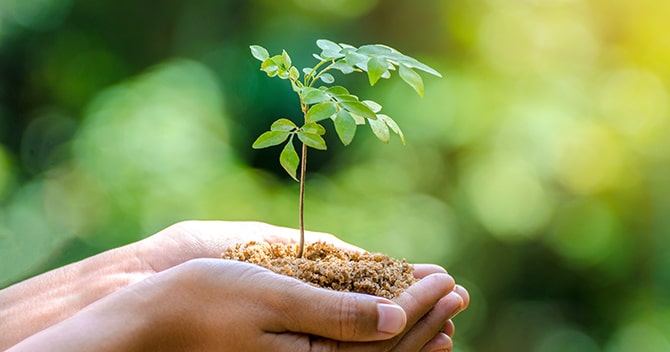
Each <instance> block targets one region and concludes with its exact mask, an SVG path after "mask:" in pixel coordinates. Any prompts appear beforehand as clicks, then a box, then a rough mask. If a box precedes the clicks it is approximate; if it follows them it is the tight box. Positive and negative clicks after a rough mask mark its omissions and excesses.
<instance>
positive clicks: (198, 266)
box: [0, 221, 469, 351]
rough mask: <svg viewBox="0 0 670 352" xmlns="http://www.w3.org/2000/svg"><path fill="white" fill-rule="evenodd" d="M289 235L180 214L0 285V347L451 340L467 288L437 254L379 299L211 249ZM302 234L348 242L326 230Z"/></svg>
mask: <svg viewBox="0 0 670 352" xmlns="http://www.w3.org/2000/svg"><path fill="white" fill-rule="evenodd" d="M295 235H296V230H292V229H286V228H281V227H276V226H271V225H267V224H261V223H248V222H220V221H210V222H194V221H190V222H183V223H179V224H176V225H173V226H171V227H169V228H167V229H165V230H163V231H161V232H159V233H157V234H155V235H153V236H150V237H148V238H146V239H144V240H142V241H139V242H136V243H133V244H130V245H127V246H124V247H119V248H117V249H113V250H111V251H108V252H104V253H101V254H99V255H96V256H93V257H91V258H88V259H85V260H83V261H81V262H78V263H74V264H71V265H68V266H66V267H63V268H59V269H56V270H54V271H52V272H49V273H46V274H43V275H40V276H37V277H35V278H33V279H30V280H27V281H24V282H22V283H19V284H17V285H14V286H11V287H9V288H7V289H4V290H2V291H0V321H3V325H5V326H3V330H4V331H3V334H4V335H5V336H3V339H2V341H0V348H2V349H5V348H8V347H10V346H12V345H14V346H13V347H11V348H10V349H9V351H34V350H50V351H85V350H98V351H107V350H109V351H112V350H124V351H143V350H164V351H172V350H174V351H187V350H197V351H208V350H216V351H267V350H273V351H439V350H446V351H449V350H451V348H452V344H451V339H450V337H449V335H453V331H454V329H453V323H451V321H450V319H451V318H452V317H453V316H454V315H455V314H457V313H458V312H459V311H461V310H463V309H465V308H466V307H467V305H468V304H469V296H468V295H467V291H465V289H463V288H461V287H460V286H457V285H456V286H455V283H454V280H453V278H452V277H451V276H449V275H448V274H447V273H446V271H444V269H442V268H441V267H439V266H435V265H417V266H416V275H417V277H418V278H420V279H421V280H420V281H419V282H418V283H416V284H414V285H413V286H412V287H410V288H409V289H408V290H407V291H406V292H405V293H403V294H402V295H400V296H399V297H397V298H396V299H394V300H393V301H389V300H386V299H384V298H379V297H374V296H369V295H363V294H355V293H342V292H335V291H330V290H325V289H321V288H315V287H313V286H310V285H307V284H305V283H303V282H301V281H298V280H295V279H293V278H290V277H286V276H282V275H277V274H274V273H272V272H270V271H268V270H266V269H263V268H260V267H257V266H254V265H251V264H247V263H240V262H234V261H227V260H221V259H211V258H218V257H219V253H220V252H221V251H223V249H224V248H226V247H227V246H231V245H234V244H235V243H238V242H246V241H249V240H256V241H270V242H283V243H292V242H293V241H294V240H293V238H296V237H297V236H295ZM307 240H308V241H316V240H322V241H327V242H331V243H334V244H336V245H338V246H340V247H344V248H348V249H352V250H358V249H357V248H356V247H353V246H351V245H348V244H346V243H344V242H342V241H340V240H338V239H337V238H335V237H334V236H332V235H328V234H321V233H307ZM139 312H141V314H140V313H139ZM232 317H234V318H232Z"/></svg>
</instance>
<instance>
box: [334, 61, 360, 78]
mask: <svg viewBox="0 0 670 352" xmlns="http://www.w3.org/2000/svg"><path fill="white" fill-rule="evenodd" d="M332 68H333V69H335V70H339V71H340V72H342V73H344V74H345V75H346V74H350V73H352V72H354V71H355V69H354V66H353V65H349V63H347V61H346V60H338V61H337V62H336V63H334V64H333V66H332Z"/></svg>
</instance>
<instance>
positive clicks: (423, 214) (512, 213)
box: [0, 0, 670, 352]
mask: <svg viewBox="0 0 670 352" xmlns="http://www.w3.org/2000/svg"><path fill="white" fill-rule="evenodd" d="M668 18H670V2H668V1H655V0H639V1H627V0H608V1H604V0H514V1H508V0H468V1H439V0H414V1H403V0H387V1H382V0H287V1H270V0H248V1H232V0H192V1H176V0H164V1H161V2H158V3H155V2H148V1H129V0H119V1H113V2H112V1H108V2H101V1H81V0H21V1H19V0H5V1H0V142H1V144H0V287H4V286H7V285H10V284H12V283H14V282H16V281H18V280H21V279H23V278H26V277H28V276H31V275H35V274H37V273H39V272H42V271H45V270H48V269H50V268H53V267H56V266H59V265H63V264H65V263H69V262H72V261H74V260H78V259H80V258H83V257H85V256H88V255H91V254H94V253H97V252H100V251H103V250H105V249H108V248H111V247H113V246H118V245H122V244H125V243H128V242H131V241H134V240H137V239H140V238H142V237H144V236H147V235H150V234H152V233H154V232H156V231H158V230H160V229H162V228H164V227H167V226H169V225H170V224H172V223H174V222H177V221H179V220H184V219H227V220H238V219H239V220H259V221H264V222H269V223H274V224H278V225H285V226H291V227H295V226H297V210H296V209H297V184H296V183H295V182H293V181H291V180H290V179H289V178H288V177H287V176H285V175H284V173H283V171H282V170H281V169H280V167H279V165H278V162H277V156H278V154H279V151H280V149H279V148H273V149H269V150H263V151H255V150H252V149H251V148H250V145H251V143H252V141H253V140H254V139H255V138H256V136H258V134H260V133H261V132H262V131H264V130H265V129H267V127H268V125H269V123H270V122H271V121H273V120H274V119H275V118H277V117H282V116H299V115H298V114H299V111H298V110H297V108H296V105H297V101H296V97H295V96H294V93H293V92H292V91H291V89H290V87H289V85H288V83H287V82H285V81H280V80H278V79H268V78H266V77H265V74H264V73H263V72H260V71H259V70H258V62H257V61H256V60H255V59H253V58H252V57H251V55H250V54H249V50H248V46H249V45H250V44H260V45H263V46H265V47H267V48H268V49H270V51H271V52H272V53H275V52H279V51H280V50H281V49H282V48H285V49H286V50H287V51H288V52H289V53H290V54H291V55H292V57H293V60H294V62H295V63H297V65H298V66H299V67H303V66H307V65H311V64H313V62H314V61H313V58H311V53H313V52H318V51H319V50H318V48H317V47H316V45H315V41H316V39H319V38H327V39H331V40H334V41H339V42H345V43H349V44H353V45H362V44H366V43H383V44H387V45H390V46H392V47H395V48H397V49H398V50H400V51H402V52H403V53H405V54H408V55H411V56H414V57H416V58H418V59H420V60H421V61H424V62H426V63H428V64H429V65H431V66H433V67H435V68H436V69H438V70H439V71H440V72H442V74H443V75H444V78H442V79H437V78H434V77H427V76H424V78H425V83H426V97H425V98H424V99H420V98H418V97H417V96H416V94H414V92H413V91H412V90H411V88H409V87H407V86H406V85H404V84H403V83H402V81H400V80H399V79H397V77H394V78H393V79H391V80H388V81H387V80H383V81H381V82H379V83H378V84H377V86H375V87H374V89H370V87H369V85H368V83H367V79H366V78H365V77H364V76H362V75H361V77H351V78H349V77H347V78H345V79H340V77H337V78H338V80H339V82H346V84H349V85H351V87H352V88H351V90H352V91H353V92H354V93H357V94H358V95H359V96H361V97H362V98H368V99H373V100H375V101H377V102H379V103H381V104H382V105H384V111H385V112H387V113H388V114H390V115H391V116H392V117H393V118H395V119H396V121H397V122H398V123H399V124H400V126H401V127H402V128H403V130H404V132H405V134H406V135H407V139H408V145H407V146H402V145H401V144H400V142H399V140H398V139H397V138H395V139H393V140H392V142H391V143H390V144H389V145H388V146H385V145H382V144H380V143H379V142H378V141H376V140H375V138H374V136H372V133H370V132H369V131H366V130H365V129H359V132H358V136H357V138H356V140H355V141H354V142H353V143H352V145H351V146H349V147H347V148H344V147H342V146H341V145H339V144H338V143H337V141H336V140H335V139H334V137H333V136H334V133H332V130H331V132H330V134H331V136H330V137H331V139H330V140H329V146H330V149H331V150H330V151H328V152H326V153H324V152H317V151H313V152H311V155H310V165H309V167H310V172H311V174H310V175H309V176H308V184H307V214H306V222H307V227H308V228H309V229H313V230H319V231H325V232H331V233H335V234H337V235H339V236H340V237H342V238H344V239H346V240H348V241H350V242H353V243H355V244H357V245H360V246H363V247H365V248H367V249H369V250H373V251H382V252H385V253H388V254H391V255H394V256H397V257H406V258H407V259H408V260H410V261H413V262H435V263H439V264H441V265H444V266H445V267H447V268H448V269H449V270H450V272H451V273H452V274H453V275H454V276H455V277H456V279H457V281H459V282H461V283H463V284H464V285H465V286H466V287H467V288H468V289H469V290H470V292H471V294H472V305H471V307H470V309H469V310H468V311H467V312H466V313H463V314H462V315H460V316H459V317H457V318H456V324H457V335H456V339H455V343H456V346H457V347H456V351H473V352H474V351H477V352H480V351H481V352H485V351H496V352H501V351H503V352H504V351H510V352H511V351H515V352H516V351H536V352H554V351H585V352H598V351H605V352H623V351H646V352H650V351H651V352H653V351H670V324H669V323H668V322H670V255H669V251H670V236H669V235H670V234H669V230H668V229H670V138H669V137H668V136H669V135H670V118H669V117H670V112H669V110H668V108H669V106H668V105H669V100H668V89H669V88H670V87H669V86H668V85H669V84H670V36H668V28H669V27H668ZM345 150H346V152H345Z"/></svg>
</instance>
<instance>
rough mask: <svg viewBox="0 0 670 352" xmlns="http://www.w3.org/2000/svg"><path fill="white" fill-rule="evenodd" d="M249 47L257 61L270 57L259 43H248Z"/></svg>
mask: <svg viewBox="0 0 670 352" xmlns="http://www.w3.org/2000/svg"><path fill="white" fill-rule="evenodd" d="M249 49H251V55H253V57H255V58H256V59H257V60H258V61H261V62H263V61H265V59H267V58H269V57H270V53H268V51H267V50H266V49H265V48H264V47H262V46H260V45H250V46H249Z"/></svg>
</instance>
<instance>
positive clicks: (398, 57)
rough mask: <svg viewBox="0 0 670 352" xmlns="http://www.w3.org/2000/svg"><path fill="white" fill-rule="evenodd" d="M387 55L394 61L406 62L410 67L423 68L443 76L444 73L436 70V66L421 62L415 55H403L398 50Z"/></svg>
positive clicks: (422, 69)
mask: <svg viewBox="0 0 670 352" xmlns="http://www.w3.org/2000/svg"><path fill="white" fill-rule="evenodd" d="M387 57H388V58H389V59H391V60H393V61H396V62H398V63H401V64H405V66H407V67H409V68H415V69H417V70H421V71H423V72H426V73H429V74H431V75H433V76H437V77H442V75H441V74H440V73H439V72H437V70H435V69H434V68H432V67H430V66H428V65H426V64H424V63H422V62H420V61H419V60H417V59H415V58H413V57H410V56H407V55H403V54H401V53H399V52H397V51H396V52H394V53H392V54H390V55H388V56H387Z"/></svg>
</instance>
